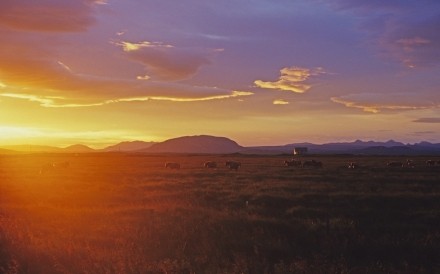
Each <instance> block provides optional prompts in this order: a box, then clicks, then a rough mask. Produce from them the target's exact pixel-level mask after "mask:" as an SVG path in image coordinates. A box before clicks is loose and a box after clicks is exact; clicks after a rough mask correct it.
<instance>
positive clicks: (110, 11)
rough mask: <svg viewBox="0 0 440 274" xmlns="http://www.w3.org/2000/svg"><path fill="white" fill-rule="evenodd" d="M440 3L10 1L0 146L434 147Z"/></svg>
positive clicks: (2, 7)
mask: <svg viewBox="0 0 440 274" xmlns="http://www.w3.org/2000/svg"><path fill="white" fill-rule="evenodd" d="M439 65H440V1H438V0H412V1H410V0H388V1H381V0H369V1H364V0H246V1H241V0H222V1H206V0H124V1H116V0H107V1H106V0H39V1H29V0H2V1H0V146H2V145H3V146H4V145H13V144H29V143H31V144H46V145H55V146H67V145H71V144H76V143H82V144H86V145H89V146H91V147H95V148H100V147H103V146H106V145H110V144H114V143H117V142H120V141H133V140H143V141H163V140H166V139H169V138H174V137H178V136H185V135H200V134H208V135H215V136H225V137H229V138H231V139H233V140H235V141H237V142H238V143H239V144H241V145H244V146H253V145H275V144H277V145H278V144H287V143H294V142H303V141H308V142H314V143H325V142H335V141H336V142H339V141H354V140H356V139H361V140H377V141H385V140H389V139H394V140H397V141H402V142H409V143H414V142H419V141H421V140H426V141H431V142H440V66H439Z"/></svg>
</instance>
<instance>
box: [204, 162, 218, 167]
mask: <svg viewBox="0 0 440 274" xmlns="http://www.w3.org/2000/svg"><path fill="white" fill-rule="evenodd" d="M204 167H206V168H217V163H216V162H212V161H208V162H206V163H205V164H204Z"/></svg>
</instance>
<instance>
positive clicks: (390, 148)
mask: <svg viewBox="0 0 440 274" xmlns="http://www.w3.org/2000/svg"><path fill="white" fill-rule="evenodd" d="M295 147H307V148H308V152H309V153H310V154H365V155H433V154H440V144H433V143H429V142H426V141H422V142H419V143H415V144H404V143H402V142H398V141H394V140H389V141H386V142H376V141H361V140H356V141H354V142H334V143H326V144H313V143H307V142H302V143H292V144H286V145H278V146H253V147H244V146H241V145H239V144H238V143H237V142H235V141H233V140H231V139H229V138H226V137H217V136H209V135H195V136H182V137H177V138H172V139H168V140H165V141H163V142H145V141H130V142H128V141H127V142H121V143H118V144H114V145H111V146H108V147H105V148H103V149H93V148H90V147H88V146H85V145H81V144H76V145H71V146H68V147H65V148H59V147H53V146H37V145H15V146H3V147H0V153H1V154H10V153H14V152H28V153H38V152H51V153H92V152H138V153H207V154H208V153H210V154H229V153H242V154H286V153H287V154H291V153H292V152H293V150H294V148H295Z"/></svg>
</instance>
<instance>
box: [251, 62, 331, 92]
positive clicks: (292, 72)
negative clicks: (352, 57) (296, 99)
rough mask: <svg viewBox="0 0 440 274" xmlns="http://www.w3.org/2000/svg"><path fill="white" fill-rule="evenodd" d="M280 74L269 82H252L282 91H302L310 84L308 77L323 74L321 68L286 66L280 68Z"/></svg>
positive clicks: (308, 87)
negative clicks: (276, 78) (275, 79)
mask: <svg viewBox="0 0 440 274" xmlns="http://www.w3.org/2000/svg"><path fill="white" fill-rule="evenodd" d="M280 73H281V76H280V77H279V79H278V80H277V81H274V82H269V81H262V80H256V81H255V82H254V84H255V85H256V86H257V87H260V88H264V89H277V90H284V91H292V92H295V93H304V92H306V91H308V90H309V89H310V88H311V87H312V85H311V84H310V83H308V82H307V80H309V78H310V77H313V76H318V75H320V74H325V73H326V72H325V71H324V69H323V68H315V69H307V68H301V67H286V68H283V69H281V71H280Z"/></svg>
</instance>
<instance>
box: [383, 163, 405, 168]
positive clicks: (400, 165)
mask: <svg viewBox="0 0 440 274" xmlns="http://www.w3.org/2000/svg"><path fill="white" fill-rule="evenodd" d="M387 166H388V167H404V166H405V165H404V164H403V163H402V162H388V163H387Z"/></svg>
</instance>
